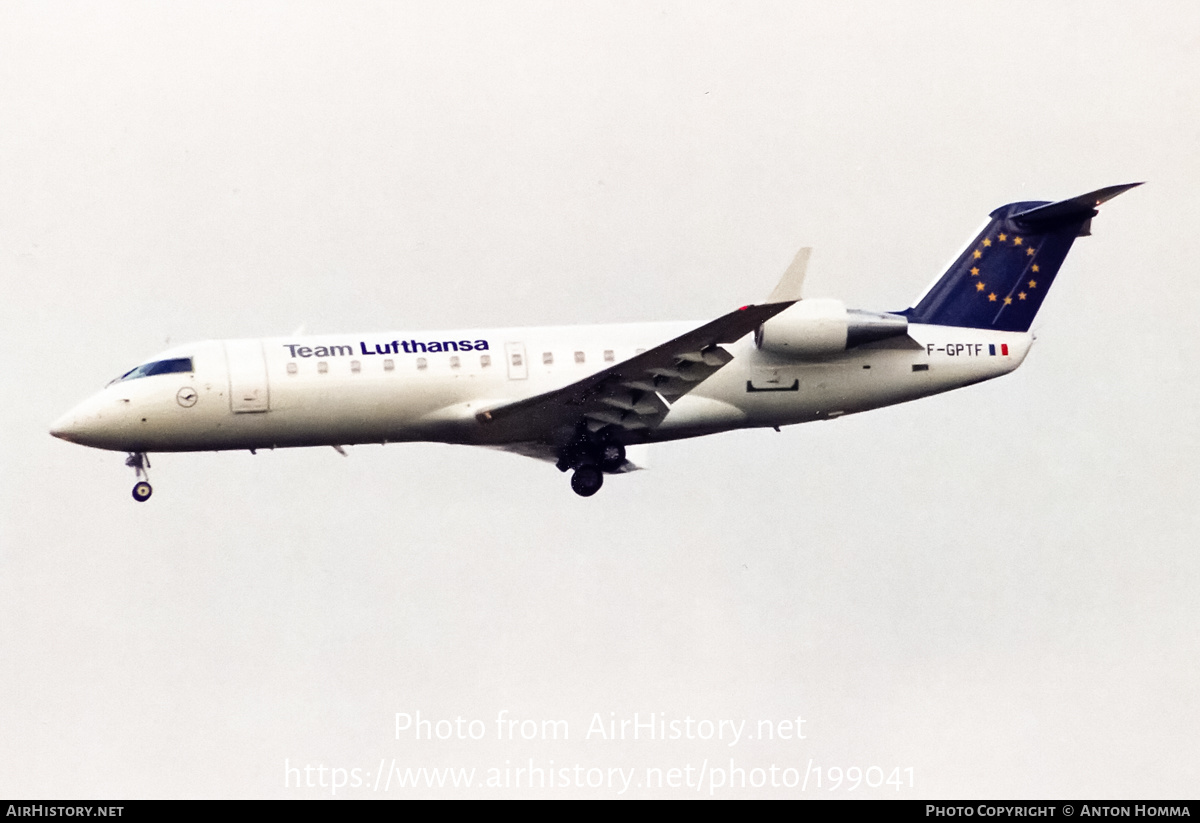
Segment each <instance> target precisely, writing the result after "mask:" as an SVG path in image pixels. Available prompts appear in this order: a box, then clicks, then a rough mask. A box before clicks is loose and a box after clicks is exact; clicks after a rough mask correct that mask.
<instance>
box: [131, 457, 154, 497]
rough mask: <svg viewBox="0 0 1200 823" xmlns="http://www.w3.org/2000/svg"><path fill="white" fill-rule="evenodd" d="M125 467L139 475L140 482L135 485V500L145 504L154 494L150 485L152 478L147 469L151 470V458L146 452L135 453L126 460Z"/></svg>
mask: <svg viewBox="0 0 1200 823" xmlns="http://www.w3.org/2000/svg"><path fill="white" fill-rule="evenodd" d="M125 465H126V466H129V468H131V469H133V470H134V471H135V472H136V473H137V478H138V482H136V483H134V484H133V499H134V500H136V501H137V502H139V503H145V502H146V501H147V500H149V499H150V495H151V494H152V493H153V492H154V489H153V487H151V485H150V476H149V475H148V474H146V469H148V468H150V457H149V455H147V454H146V453H145V452H133V453H131V454H130V455H129V456H128V457H126V458H125Z"/></svg>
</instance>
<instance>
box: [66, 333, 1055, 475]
mask: <svg viewBox="0 0 1200 823" xmlns="http://www.w3.org/2000/svg"><path fill="white" fill-rule="evenodd" d="M695 326H696V324H692V323H644V324H629V325H612V326H577V327H542V328H525V329H494V330H481V331H466V332H462V331H455V332H403V333H395V334H365V335H329V336H321V337H287V338H269V339H263V340H228V341H206V342H202V343H195V344H191V345H187V346H181V347H178V348H176V349H172V350H171V351H169V352H165V353H163V354H162V355H160V358H162V359H166V358H171V357H189V358H191V359H192V363H193V368H192V370H191V371H186V372H176V373H168V374H153V375H150V376H146V377H139V378H136V379H126V380H122V381H118V382H114V383H112V384H110V385H109V386H108V387H106V388H105V389H104V390H103V391H101V392H100V393H99V394H97V395H95V396H93V397H91V398H89V399H88V400H86V401H84V402H83V403H81V404H80V405H79V406H78V407H76V408H75V409H73V410H71V411H70V412H68V413H67V414H66V415H64V416H63V417H62V418H61V419H60V420H59V421H57V422H56V423H55V424H54V429H53V433H54V434H56V435H57V436H59V437H63V438H64V439H67V440H72V441H74V442H77V443H82V444H84V445H88V446H94V447H97V448H103V449H113V450H120V451H129V452H163V451H199V450H215V449H248V448H272V447H277V446H278V447H285V446H327V445H343V444H355V443H389V442H403V441H417V440H422V441H438V442H445V443H463V444H471V445H483V446H501V447H503V446H505V445H506V444H510V443H513V442H517V441H519V440H520V439H522V435H521V434H520V433H519V432H514V430H513V429H511V428H506V427H503V426H501V427H489V426H486V425H482V424H481V423H480V422H479V421H478V420H477V418H476V415H477V414H478V413H479V412H481V411H486V410H487V409H489V408H494V407H497V406H500V405H503V404H505V403H509V402H512V401H514V400H520V399H522V398H526V397H532V396H534V395H538V394H541V393H544V392H548V391H551V390H554V389H556V388H559V387H562V386H565V385H568V384H571V383H574V382H576V381H579V380H581V379H583V378H585V377H587V376H588V375H589V374H592V373H595V372H598V371H600V370H602V369H605V368H607V367H610V366H612V365H613V364H614V363H616V362H620V361H623V360H625V359H628V358H630V357H633V356H634V355H635V354H638V353H639V352H641V351H643V350H646V349H650V348H652V347H654V346H657V345H659V344H661V343H662V342H663V341H664V340H668V339H671V338H672V337H674V336H676V335H679V334H682V333H684V332H686V331H688V330H689V329H692V328H695ZM909 338H911V339H905V340H904V341H903V342H902V343H897V342H896V341H884V342H883V343H878V344H868V345H865V346H861V347H858V348H855V349H851V350H849V351H846V352H844V353H842V354H839V355H836V356H832V357H827V358H824V359H820V360H800V359H796V358H783V357H780V356H778V355H773V354H770V353H767V352H764V351H760V350H758V349H756V347H755V344H754V341H753V339H752V336H751V335H747V336H746V337H744V338H742V339H741V340H739V341H738V342H737V343H734V344H730V345H729V346H728V349H729V352H730V353H731V354H733V356H734V359H733V361H732V362H730V363H729V364H728V365H727V366H725V367H724V368H721V369H720V370H718V371H717V372H716V373H715V374H713V375H712V376H711V377H709V378H708V379H706V380H704V381H703V382H701V383H700V384H699V385H697V386H696V387H695V388H694V389H693V390H692V391H691V392H689V393H688V394H686V395H684V396H683V397H680V398H679V399H678V400H676V401H675V402H674V404H672V405H671V406H670V409H669V411H668V412H667V414H666V415H665V417H664V418H663V419H662V421H661V423H660V424H659V425H657V426H656V427H654V428H651V429H649V430H647V431H645V432H644V433H642V434H640V435H639V436H638V438H637V439H638V440H640V441H644V442H655V441H663V440H673V439H678V438H682V437H693V436H696V435H701V434H710V433H713V432H719V431H725V430H730V429H738V428H749V427H760V426H785V425H792V424H795V423H804V422H808V421H811V420H821V419H829V418H833V417H837V416H839V415H843V414H852V413H854V412H860V411H866V410H868V409H873V408H878V407H880V406H886V405H890V404H894V403H900V402H904V401H907V400H913V399H916V398H918V397H924V396H927V395H931V394H936V393H938V392H943V391H948V390H950V389H954V388H958V387H960V386H965V385H968V384H971V383H977V382H980V381H982V380H987V379H990V378H993V377H998V376H1000V375H1002V374H1006V373H1008V372H1010V371H1012V370H1013V369H1015V368H1016V367H1017V366H1019V365H1020V364H1021V362H1022V360H1023V359H1024V358H1025V355H1026V354H1027V353H1028V351H1029V347H1030V344H1031V342H1032V336H1031V335H1030V334H1028V333H1015V332H995V331H985V330H979V329H969V328H958V327H948V326H923V325H916V324H913V325H910V327H909ZM447 343H452V344H453V346H448V345H446V344H447ZM447 349H448V350H447Z"/></svg>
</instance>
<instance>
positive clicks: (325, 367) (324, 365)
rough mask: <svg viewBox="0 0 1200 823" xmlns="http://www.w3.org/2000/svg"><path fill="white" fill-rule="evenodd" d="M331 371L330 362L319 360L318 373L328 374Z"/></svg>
mask: <svg viewBox="0 0 1200 823" xmlns="http://www.w3.org/2000/svg"><path fill="white" fill-rule="evenodd" d="M328 371H329V364H328V363H326V362H325V361H324V360H320V361H318V362H317V374H326V373H328Z"/></svg>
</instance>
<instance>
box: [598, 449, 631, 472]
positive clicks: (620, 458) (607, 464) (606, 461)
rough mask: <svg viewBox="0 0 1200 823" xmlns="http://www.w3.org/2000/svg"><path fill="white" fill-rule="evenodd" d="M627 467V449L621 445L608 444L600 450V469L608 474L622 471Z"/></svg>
mask: <svg viewBox="0 0 1200 823" xmlns="http://www.w3.org/2000/svg"><path fill="white" fill-rule="evenodd" d="M624 465H625V447H624V446H622V445H621V444H620V443H607V444H605V445H604V446H602V447H601V448H600V467H601V468H602V469H604V470H605V471H606V472H615V471H620V470H621V467H622V466H624Z"/></svg>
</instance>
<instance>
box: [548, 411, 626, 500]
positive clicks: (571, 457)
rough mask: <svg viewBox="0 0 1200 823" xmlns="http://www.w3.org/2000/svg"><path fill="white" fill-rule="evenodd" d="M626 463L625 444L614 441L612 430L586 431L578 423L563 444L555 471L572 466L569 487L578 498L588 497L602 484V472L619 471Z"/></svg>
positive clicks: (585, 427)
mask: <svg viewBox="0 0 1200 823" xmlns="http://www.w3.org/2000/svg"><path fill="white" fill-rule="evenodd" d="M624 465H625V446H624V445H623V444H621V443H619V442H617V441H616V440H615V439H614V438H613V435H612V430H611V429H601V430H600V431H598V432H591V431H588V429H587V426H585V425H580V427H579V428H578V429H577V430H576V432H575V436H574V437H573V438H571V442H569V443H567V445H565V446H563V448H562V451H561V452H560V454H559V458H558V470H559V471H564V472H565V471H567V470H569V469H574V472H573V473H572V474H571V490H572V491H574V492H575V493H576V494H577V495H579V496H580V497H591V496H592V495H593V494H595V493H596V492H598V491H600V487H601V486H603V485H604V473H605V472H608V473H610V474H611V473H612V472H617V471H620V470H621V467H622V466H624Z"/></svg>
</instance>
